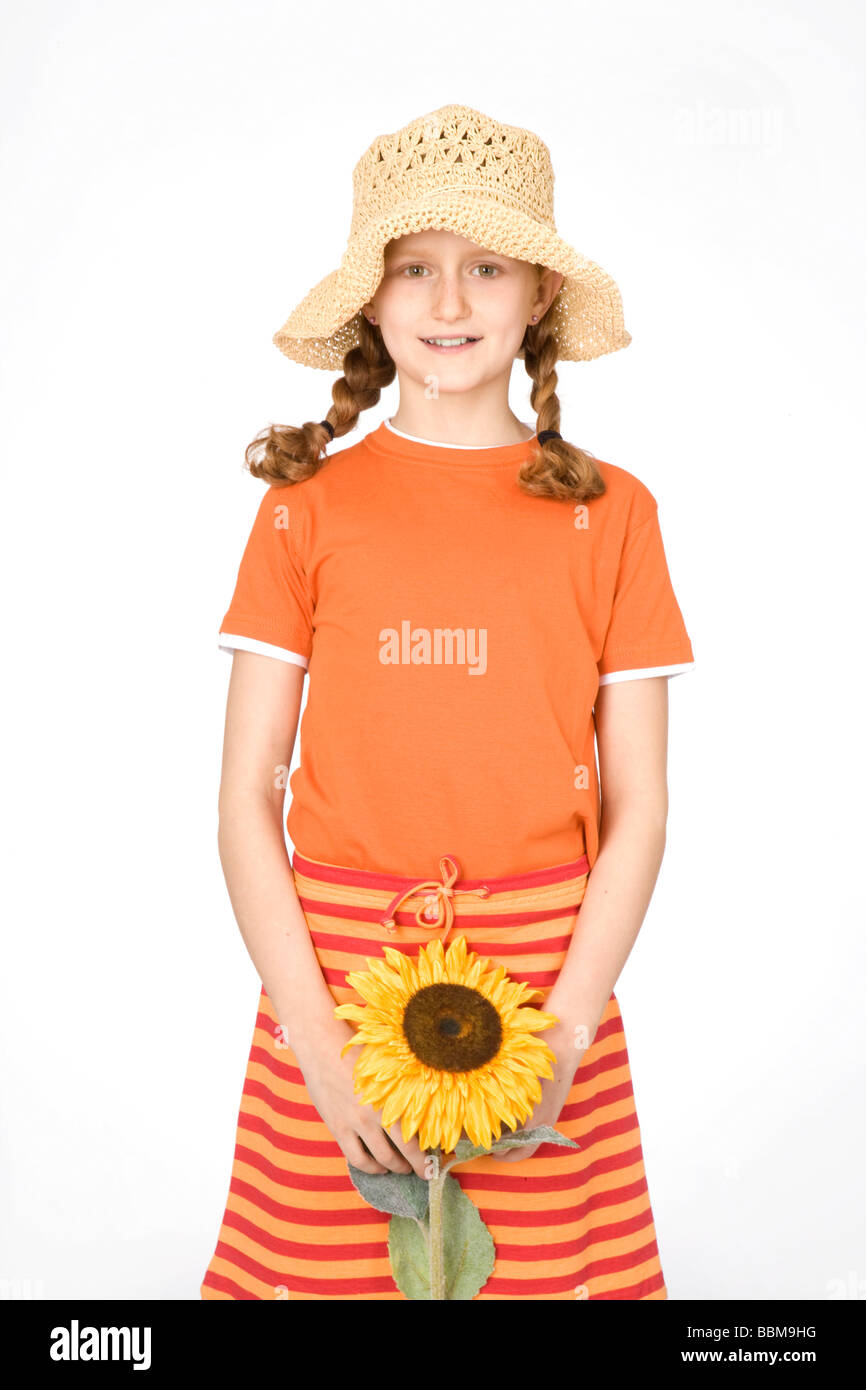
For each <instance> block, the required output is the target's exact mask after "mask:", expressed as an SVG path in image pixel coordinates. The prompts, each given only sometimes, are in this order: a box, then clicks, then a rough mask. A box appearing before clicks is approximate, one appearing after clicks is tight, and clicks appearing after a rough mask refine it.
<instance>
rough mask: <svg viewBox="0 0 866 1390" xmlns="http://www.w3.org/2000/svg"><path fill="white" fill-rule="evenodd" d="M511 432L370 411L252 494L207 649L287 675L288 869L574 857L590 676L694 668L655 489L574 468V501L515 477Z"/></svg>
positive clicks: (465, 873) (594, 789)
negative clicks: (425, 434) (463, 430)
mask: <svg viewBox="0 0 866 1390" xmlns="http://www.w3.org/2000/svg"><path fill="white" fill-rule="evenodd" d="M532 447H533V441H532V440H528V441H526V442H523V443H518V444H506V445H500V446H496V447H493V448H474V447H463V446H459V447H455V446H451V445H445V444H431V443H428V442H426V441H422V440H418V439H415V438H414V437H409V436H406V435H404V434H402V433H400V432H398V431H396V430H395V429H394V428H393V427H392V426H390V425H389V424H387V423H386V422H384V421H383V422H382V424H380V425H379V426H378V427H377V428H376V429H374V430H372V431H371V432H370V433H369V434H368V435H367V436H366V437H365V438H363V439H361V440H359V441H358V442H357V443H355V444H354V445H351V446H350V447H348V448H345V449H343V450H341V451H340V452H338V453H336V454H333V455H331V456H330V457H329V458H328V459H327V460H326V461H325V462H324V463H323V464H322V466H321V467H320V468H319V471H318V472H317V473H315V474H314V475H313V476H312V477H311V478H307V479H306V480H305V481H304V482H302V483H296V484H293V485H291V486H288V487H269V488H268V489H267V491H266V492H265V493H264V495H263V497H262V498H261V501H260V503H259V507H258V512H257V515H256V518H255V521H254V522H253V525H252V530H251V532H250V536H249V539H248V541H247V545H246V548H245V550H244V553H243V557H242V559H241V563H240V568H239V571H238V576H237V583H236V586H235V590H234V595H233V597H232V600H231V603H230V605H229V608H228V611H227V612H226V614H225V616H224V618H223V620H222V624H221V626H220V636H219V645H220V646H221V647H223V648H225V649H227V650H232V649H234V648H244V649H247V650H252V651H258V652H262V653H264V654H265V655H268V656H271V657H275V658H277V659H282V660H287V661H294V662H296V663H297V664H299V665H302V666H306V667H307V670H308V688H307V701H306V706H305V708H304V711H303V715H302V717H301V727H300V739H301V742H300V766H299V767H298V768H297V769H296V770H295V772H294V773H293V774H292V777H291V782H290V794H291V805H290V808H289V811H288V815H287V818H286V828H287V831H288V835H289V838H290V840H291V842H292V844H293V845H294V846H295V848H296V849H297V850H298V851H299V852H300V853H301V854H302V855H306V856H307V857H308V858H312V859H318V860H321V861H324V862H326V863H329V864H339V865H345V866H347V867H352V868H362V869H371V870H376V871H379V872H385V873H396V874H406V875H409V876H410V877H417V878H425V877H429V876H430V875H431V873H432V874H434V875H436V874H438V872H439V869H438V864H439V858H440V856H441V855H443V854H453V855H454V856H455V858H456V859H457V862H458V864H459V868H460V876H461V877H462V878H479V879H480V878H484V877H485V876H488V875H489V876H492V877H500V876H504V875H510V874H517V873H525V872H528V871H530V870H532V869H538V868H546V867H550V866H553V865H558V864H565V863H569V862H571V861H572V860H575V859H579V858H580V856H581V855H582V854H584V853H586V854H587V856H588V860H589V866H590V868H591V867H592V864H593V863H594V861H595V858H596V855H597V851H598V831H599V787H598V776H597V769H596V758H595V721H594V717H593V706H594V703H595V697H596V692H597V690H598V687H599V684H600V683H602V682H605V681H607V680H614V679H629V678H636V677H640V676H648V675H651V674H658V675H662V674H676V673H678V672H679V671H681V670H684V669H687V668H688V667H689V666H691V665H693V664H694V660H693V655H692V647H691V643H690V641H689V637H688V634H687V632H686V628H685V626H684V623H683V618H682V615H681V613H680V609H679V606H678V604H677V600H676V597H675V595H674V591H673V588H672V585H671V580H670V576H669V573H668V567H667V562H666V558H665V552H664V546H663V543H662V536H661V531H660V529H659V522H658V516H657V506H656V500H655V498H654V497H653V495H652V493H651V492H650V491H649V489H648V488H647V487H646V486H645V485H644V484H643V483H642V482H640V480H639V479H638V478H636V477H634V476H633V475H632V474H631V473H628V472H626V470H625V469H623V468H617V467H615V466H614V465H613V464H610V463H605V462H604V461H603V460H597V461H596V462H597V467H598V468H599V470H600V472H601V474H602V476H603V478H604V480H605V483H606V486H607V491H606V492H605V493H604V495H603V496H602V497H598V498H594V499H593V500H592V501H590V502H587V503H575V502H574V501H572V500H555V499H552V498H542V497H531V496H529V495H528V494H526V493H524V492H523V491H522V490H521V489H520V487H519V486H518V484H517V482H516V475H517V471H518V469H519V466H520V464H521V462H523V460H525V459H526V458H528V457H529V455H530V453H531V451H532Z"/></svg>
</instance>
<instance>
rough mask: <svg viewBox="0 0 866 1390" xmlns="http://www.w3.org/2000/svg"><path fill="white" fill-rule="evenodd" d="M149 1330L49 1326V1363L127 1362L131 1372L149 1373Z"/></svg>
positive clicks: (76, 1323)
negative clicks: (129, 1362)
mask: <svg viewBox="0 0 866 1390" xmlns="http://www.w3.org/2000/svg"><path fill="white" fill-rule="evenodd" d="M150 1331H151V1330H150V1328H149V1327H87V1326H85V1327H82V1328H79V1326H78V1319H77V1318H73V1319H72V1324H71V1326H70V1327H52V1329H51V1347H50V1351H49V1355H50V1356H51V1360H52V1361H131V1362H132V1363H133V1366H132V1369H133V1370H134V1371H149V1370H150Z"/></svg>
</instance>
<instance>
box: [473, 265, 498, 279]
mask: <svg viewBox="0 0 866 1390" xmlns="http://www.w3.org/2000/svg"><path fill="white" fill-rule="evenodd" d="M476 269H477V270H492V271H493V272H494V274H493V275H482V276H481V277H480V278H481V279H482V280H494V279H495V278H496V276H497V275H498V274H499V266H498V265H479V266H476Z"/></svg>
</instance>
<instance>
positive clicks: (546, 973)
mask: <svg viewBox="0 0 866 1390" xmlns="http://www.w3.org/2000/svg"><path fill="white" fill-rule="evenodd" d="M525 954H527V955H531V952H529V951H527V952H526V953H525ZM322 974H323V975H324V977H325V979H326V980H327V982H328V984H329V985H341V986H343V987H344V988H346V974H347V972H346V971H345V970H332V969H331V968H330V966H323V967H322ZM558 975H559V971H558V970H509V972H508V977H509V979H511V980H513V981H514V982H515V984H522V985H531V986H532V987H533V988H534V989H552V988H553V986H554V984H555V983H556V980H557V977H558Z"/></svg>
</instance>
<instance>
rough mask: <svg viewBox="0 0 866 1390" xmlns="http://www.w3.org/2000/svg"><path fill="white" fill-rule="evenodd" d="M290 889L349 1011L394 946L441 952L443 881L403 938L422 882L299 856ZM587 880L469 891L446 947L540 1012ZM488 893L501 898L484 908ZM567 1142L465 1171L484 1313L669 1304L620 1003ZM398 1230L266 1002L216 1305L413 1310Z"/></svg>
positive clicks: (240, 1126)
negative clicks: (529, 1303)
mask: <svg viewBox="0 0 866 1390" xmlns="http://www.w3.org/2000/svg"><path fill="white" fill-rule="evenodd" d="M451 859H452V861H453V862H454V863H455V864H457V863H458V861H456V860H453V856H451ZM444 862H445V861H444V859H443V861H442V863H443V864H444ZM292 872H293V875H294V882H295V886H296V889H297V893H298V897H299V899H300V902H301V906H302V908H303V910H304V915H305V918H306V921H307V924H308V926H309V929H310V935H311V937H312V940H313V945H314V947H315V951H316V955H317V958H318V961H319V964H320V966H321V969H322V972H323V974H324V976H325V979H326V980H327V983H328V985H329V987H330V990H331V993H332V994H333V996H334V1000H335V1002H336V1003H340V1004H342V1003H347V1002H349V1001H353V1002H356V1003H363V1002H364V1001H363V1000H362V999H361V997H360V995H359V994H358V993H357V992H356V991H355V990H354V989H351V988H349V987H348V986H347V985H346V978H345V977H346V973H347V971H352V970H366V969H367V968H368V967H367V958H368V957H372V956H381V955H382V954H383V947H384V946H397V947H398V948H399V949H401V950H405V951H406V952H407V953H408V954H410V955H416V954H417V952H418V948H419V946H420V945H421V944H422V943H429V941H430V940H431V937H432V936H435V935H441V933H439V932H435V931H434V932H431V930H428V929H426V928H424V927H422V926H420V925H419V924H418V921H417V920H416V912H419V911H422V910H423V911H425V912H429V911H430V910H431V909H430V908H429V907H428V908H426V909H425V908H424V903H425V900H426V899H428V898H429V881H428V886H427V887H426V888H425V887H424V886H423V885H421V886H419V890H418V892H417V893H416V894H414V895H413V896H408V897H405V898H404V899H403V902H402V903H401V905H400V907H399V909H398V910H397V911H396V912H393V913H392V914H391V915H392V917H393V921H394V924H395V925H394V926H393V927H392V928H391V931H390V932H389V930H388V928H387V927H386V926H385V925H383V920H387V917H388V908H389V904H391V903H392V902H393V900H394V898H395V895H397V894H405V893H406V892H407V891H408V890H409V889H411V888H413V887H415V885H416V883H417V880H413V879H409V878H406V877H403V876H400V875H394V874H381V873H374V872H371V871H367V870H358V869H345V868H340V867H338V866H335V865H328V864H323V863H320V862H319V861H316V860H312V859H307V858H305V857H304V856H302V855H300V854H299V853H297V851H296V852H295V853H294V855H293V858H292ZM443 876H444V875H443ZM587 880H588V862H587V860H586V858H585V857H584V858H582V859H579V860H575V861H574V862H572V863H570V864H561V865H557V866H555V867H554V868H551V869H542V870H536V871H534V872H532V873H524V874H516V875H513V876H511V877H508V878H488V879H485V880H480V879H472V880H470V879H461V878H456V881H454V880H452V886H451V890H450V892H449V897H450V901H451V909H450V910H451V911H453V918H454V920H453V925H452V927H451V929H450V931H449V933H448V936H447V938H446V940H445V945H446V946H447V945H448V944H449V942H450V941H452V940H453V939H454V938H455V937H456V936H457V935H458V933H459V934H461V935H463V936H465V938H466V945H467V947H468V948H469V949H470V950H473V951H476V952H477V953H478V954H479V955H481V956H485V957H488V958H489V959H490V960H492V961H493V963H494V965H502V966H504V967H505V970H506V971H507V973H508V975H509V976H510V977H511V978H512V979H513V980H516V981H524V982H525V983H526V984H527V985H529V986H530V987H531V988H534V989H536V990H538V991H539V993H538V994H536V995H534V996H533V998H532V1000H531V1001H530V1002H531V1003H532V1004H533V1005H536V1006H538V1007H541V1008H543V1007H544V1002H543V1001H544V999H546V997H547V994H548V992H549V991H550V989H551V987H552V986H553V984H554V983H555V981H556V977H557V974H558V972H559V970H560V968H561V966H562V964H563V961H564V960H565V955H566V952H567V950H568V946H569V941H570V939H571V934H572V932H573V930H574V928H575V926H576V923H577V919H578V915H579V912H580V904H581V902H582V900H583V895H584V892H585V890H586V884H587ZM482 883H484V884H486V885H487V887H488V889H489V890H490V891H489V894H488V895H487V896H474V895H470V892H469V890H471V889H473V888H475V889H477V888H479V887H481V885H482ZM430 901H431V902H432V899H430ZM538 1036H539V1037H542V1038H543V1036H544V1034H543V1033H541V1034H539V1035H538ZM556 1128H557V1129H558V1130H559V1131H560V1132H561V1133H562V1134H564V1135H566V1136H567V1137H568V1138H569V1139H574V1140H576V1141H577V1143H578V1144H579V1145H580V1147H579V1148H578V1149H568V1148H563V1147H560V1146H557V1145H554V1144H542V1145H540V1146H539V1147H538V1148H537V1149H536V1150H535V1152H534V1154H532V1155H531V1156H530V1157H528V1158H524V1159H521V1160H519V1161H517V1162H514V1161H511V1162H504V1161H503V1160H502V1159H497V1158H493V1157H483V1158H476V1159H472V1160H471V1161H467V1162H466V1163H464V1164H457V1165H456V1166H455V1167H454V1168H453V1169H452V1174H453V1176H454V1178H455V1179H456V1180H457V1182H459V1184H460V1186H461V1187H462V1188H463V1191H464V1192H465V1193H466V1195H467V1196H468V1197H469V1198H470V1199H471V1200H472V1201H473V1202H474V1203H475V1205H476V1206H477V1207H478V1209H479V1211H480V1213H481V1217H482V1219H483V1220H484V1222H485V1223H486V1225H487V1226H488V1228H489V1230H490V1233H491V1235H492V1237H493V1240H494V1243H495V1247H496V1263H495V1266H494V1269H493V1273H492V1274H491V1276H490V1278H489V1279H488V1281H487V1283H486V1284H485V1285H484V1287H483V1288H482V1289H481V1290H480V1291H479V1292H478V1294H477V1295H476V1298H477V1299H508V1298H522V1299H545V1300H554V1299H556V1300H558V1299H575V1298H580V1299H584V1298H589V1299H664V1298H667V1290H666V1288H665V1282H664V1277H663V1274H662V1269H661V1262H660V1259H659V1250H658V1245H657V1243H656V1233H655V1227H654V1224H653V1215H652V1210H651V1207H650V1198H649V1191H648V1188H647V1180H646V1173H645V1171H644V1161H643V1153H642V1150H641V1140H640V1130H639V1128H638V1117H637V1112H636V1109H635V1099H634V1093H633V1090H632V1080H631V1072H630V1068H629V1059H628V1052H627V1050H626V1040H625V1032H624V1030H623V1021H622V1016H621V1014H620V1009H619V1004H618V1003H617V1000H616V996H615V995H614V994H611V996H610V999H609V1001H608V1004H607V1007H606V1009H605V1011H604V1014H603V1016H602V1019H601V1023H600V1025H599V1028H598V1031H597V1032H596V1035H595V1037H594V1039H593V1041H592V1043H591V1045H590V1046H589V1047H588V1048H587V1050H586V1051H585V1052H584V1053H583V1056H582V1058H581V1061H580V1065H579V1067H578V1069H577V1072H576V1073H575V1078H574V1083H573V1085H572V1087H571V1090H570V1092H569V1094H568V1097H567V1099H566V1101H565V1105H564V1107H563V1109H562V1111H561V1112H560V1115H559V1119H558V1120H557V1121H556ZM388 1221H389V1217H388V1216H387V1215H386V1214H385V1213H383V1212H379V1211H376V1210H375V1209H374V1208H373V1207H371V1206H369V1205H368V1204H367V1203H366V1202H365V1201H364V1199H363V1198H362V1197H361V1196H360V1194H359V1193H358V1192H357V1191H356V1189H355V1188H354V1187H353V1186H352V1183H351V1180H350V1178H349V1172H348V1167H347V1163H346V1159H345V1157H344V1155H343V1153H342V1151H341V1150H340V1148H339V1147H338V1145H337V1143H336V1141H335V1140H334V1139H333V1138H332V1136H331V1134H330V1132H329V1131H328V1129H327V1128H326V1127H325V1125H324V1123H323V1121H322V1120H321V1118H320V1116H319V1113H318V1111H317V1110H316V1109H315V1107H314V1105H313V1103H312V1101H311V1099H310V1097H309V1094H308V1092H307V1090H306V1087H305V1084H304V1078H303V1074H302V1072H301V1069H300V1067H299V1066H298V1062H297V1059H296V1058H295V1056H294V1054H293V1053H292V1051H291V1048H290V1047H289V1046H287V1045H286V1042H285V1035H284V1033H282V1031H281V1030H280V1028H279V1024H278V1020H277V1018H276V1016H275V1014H274V1011H273V1009H272V1007H271V1003H270V1000H269V998H268V996H267V994H266V993H265V990H264V988H263V989H262V991H261V995H260V998H259V1005H258V1014H257V1017H256V1022H255V1028H254V1032H253V1039H252V1046H251V1049H250V1054H249V1061H248V1064H247V1070H246V1079H245V1082H244V1087H243V1094H242V1096H241V1102H240V1113H239V1115H238V1122H237V1136H236V1144H235V1150H234V1159H233V1163H232V1170H231V1181H230V1185H229V1191H228V1199H227V1202H226V1207H225V1213H224V1215H223V1218H222V1223H221V1226H220V1230H219V1236H218V1239H217V1244H216V1249H215V1250H214V1253H213V1256H212V1258H211V1260H210V1263H209V1265H208V1267H207V1270H206V1272H205V1275H204V1279H203V1281H202V1284H201V1296H202V1298H207V1299H286V1298H290V1299H298V1300H301V1299H303V1300H313V1299H346V1298H363V1299H379V1300H383V1301H386V1300H403V1301H405V1296H404V1295H403V1294H402V1293H401V1292H400V1290H399V1289H398V1288H397V1285H396V1284H395V1282H394V1280H393V1278H392V1276H391V1266H390V1261H389V1258H388Z"/></svg>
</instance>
